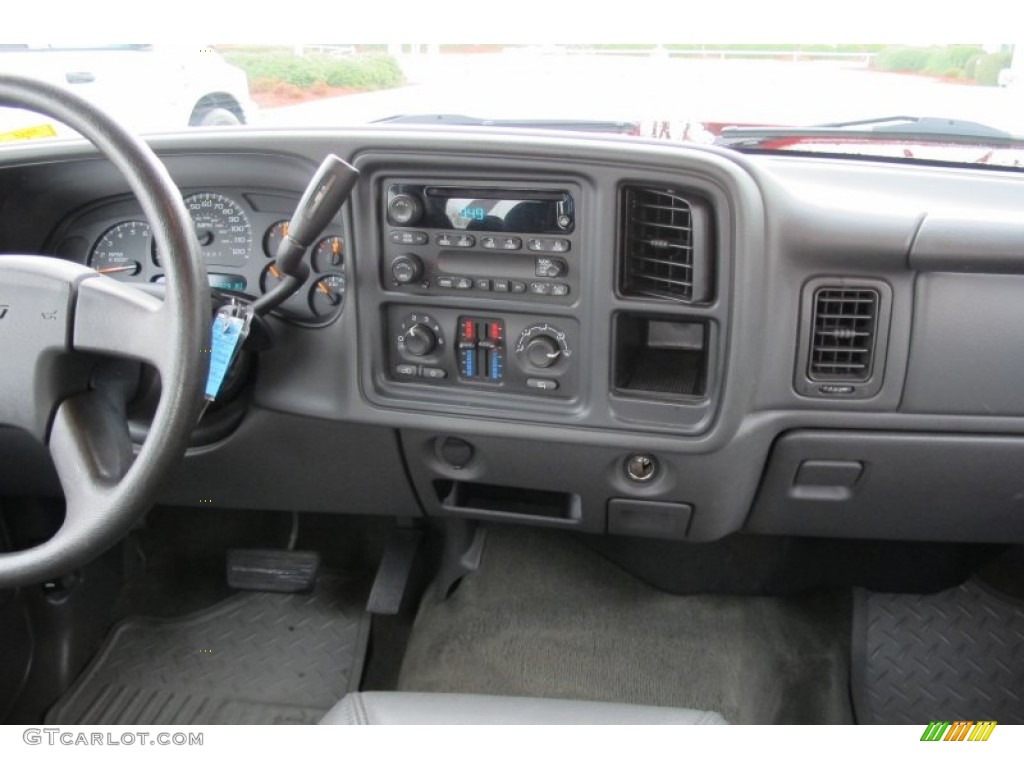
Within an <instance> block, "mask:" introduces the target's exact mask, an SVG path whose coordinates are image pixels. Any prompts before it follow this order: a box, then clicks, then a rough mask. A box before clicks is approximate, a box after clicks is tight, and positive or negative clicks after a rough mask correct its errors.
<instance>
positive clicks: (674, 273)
mask: <svg viewBox="0 0 1024 768" xmlns="http://www.w3.org/2000/svg"><path fill="white" fill-rule="evenodd" d="M622 218H623V225H622V233H623V238H622V259H621V263H622V273H621V283H620V286H621V289H622V293H623V295H626V296H642V297H651V298H656V299H662V300H667V301H678V302H685V303H696V302H701V301H705V300H707V298H708V294H709V284H710V280H709V268H710V263H709V262H710V256H709V254H710V248H709V237H710V227H709V226H708V223H709V218H710V216H709V211H708V205H707V203H705V202H704V201H702V200H701V199H699V198H696V197H694V196H692V195H688V194H684V193H680V192H677V191H675V190H672V189H667V188H655V187H638V186H631V187H625V188H624V189H623V199H622Z"/></svg>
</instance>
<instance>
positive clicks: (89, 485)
mask: <svg viewBox="0 0 1024 768" xmlns="http://www.w3.org/2000/svg"><path fill="white" fill-rule="evenodd" d="M0 107H15V108H21V109H29V110H32V111H34V112H39V113H42V114H44V115H47V116H49V117H51V118H55V119H57V120H59V121H61V122H62V123H64V124H66V125H68V126H70V127H71V128H73V129H74V130H76V131H78V133H80V134H81V135H82V136H84V137H85V138H86V139H88V140H89V141H91V142H92V143H93V145H94V146H95V147H96V148H97V149H98V150H99V151H100V152H101V153H102V154H103V155H104V156H105V157H106V158H107V159H108V160H110V161H111V162H112V163H113V164H114V165H115V166H116V167H117V168H118V170H119V171H120V172H121V174H122V175H123V176H124V177H125V179H126V180H127V182H128V184H129V186H130V187H131V189H132V192H133V193H134V194H135V197H136V198H137V199H138V201H139V204H140V205H141V207H142V210H143V212H144V213H145V215H146V218H147V220H148V221H149V225H150V227H151V230H152V233H153V237H154V238H155V240H156V244H157V248H159V250H160V253H161V254H162V255H164V254H165V255H164V256H163V258H162V261H163V262H164V263H165V269H166V293H165V298H164V300H163V301H162V302H161V301H160V300H158V299H156V298H154V297H153V296H151V295H149V294H147V293H144V292H143V291H140V290H138V289H136V288H132V287H131V286H129V285H127V284H125V283H121V282H117V281H114V280H112V279H110V278H107V277H104V276H102V275H99V274H97V273H96V272H95V271H94V270H91V269H89V268H88V267H85V266H84V265H78V264H72V263H70V262H65V261H62V260H60V259H55V258H52V257H44V256H16V255H11V256H0V305H6V306H7V307H8V311H7V313H6V317H5V318H4V322H3V323H0V357H2V358H4V359H5V360H6V361H8V365H7V366H6V368H4V369H3V370H0V425H4V424H6V425H10V426H15V427H21V428H23V429H26V430H28V431H29V432H31V433H32V434H34V435H35V436H36V437H37V438H38V439H40V440H41V441H42V442H43V443H44V444H46V445H47V447H48V449H49V452H50V455H51V457H52V458H53V460H54V465H55V466H56V469H57V476H58V478H59V479H60V483H61V486H62V488H63V490H64V495H65V499H66V512H65V519H64V523H63V524H62V526H61V527H60V529H59V530H58V531H57V533H56V534H55V535H54V536H53V537H52V538H50V539H49V540H47V541H45V542H43V543H41V544H39V545H37V546H34V547H31V548H29V549H23V550H18V551H15V552H9V553H2V554H0V588H4V587H13V586H19V585H23V584H31V583H38V582H39V581H42V580H44V579H47V578H52V577H55V576H58V575H62V574H64V573H67V572H69V571H70V570H72V569H74V568H75V567H78V566H80V565H82V564H84V563H86V562H88V561H90V560H92V559H93V558H95V557H96V556H97V555H99V554H100V553H101V552H103V551H104V550H106V549H107V548H109V547H110V546H111V545H112V544H114V543H115V542H116V541H118V540H119V539H120V538H121V537H122V536H123V535H124V534H125V533H126V532H127V530H128V529H129V528H130V527H131V525H132V524H133V523H134V521H135V520H136V519H137V518H138V516H139V515H141V514H142V513H143V512H145V511H146V509H148V508H149V506H151V504H152V502H153V501H154V499H155V498H156V495H157V492H158V491H159V488H160V485H161V483H162V482H163V481H165V480H166V478H167V476H168V474H169V472H170V470H171V469H172V468H173V466H174V465H175V463H177V462H178V461H179V460H180V458H181V456H182V455H183V454H184V452H185V448H186V447H187V444H188V438H189V434H190V433H191V431H192V429H193V427H194V426H195V424H196V421H197V419H198V416H199V412H200V408H201V406H202V392H203V383H204V382H205V377H206V372H207V368H208V364H209V357H208V354H206V353H205V352H204V349H205V348H208V347H209V335H210V318H211V310H210V293H209V284H208V282H207V277H206V267H205V264H204V263H203V257H202V252H201V250H200V247H199V243H198V242H197V240H196V235H195V228H194V226H193V224H192V219H191V217H190V216H189V213H188V211H187V210H186V208H185V205H184V202H183V201H182V196H181V193H180V192H179V190H178V188H177V187H176V186H175V184H174V182H173V181H172V179H171V177H170V174H169V173H168V172H167V169H166V168H165V167H164V166H163V164H162V163H161V162H160V160H159V159H158V158H157V156H156V155H155V153H154V152H153V151H152V150H151V149H150V148H149V147H148V146H147V145H146V144H145V143H143V142H142V141H141V140H140V139H138V138H136V137H134V136H133V135H132V134H130V133H129V132H128V131H127V130H125V129H124V128H122V127H121V126H120V125H118V124H117V123H116V122H115V121H114V120H113V119H112V118H110V117H109V116H107V115H106V114H105V113H104V112H103V111H102V110H100V109H98V108H97V107H95V106H94V105H92V104H90V103H89V102H87V101H85V100H84V99H82V98H80V97H79V96H77V95H76V94H73V93H71V92H69V91H67V90H65V89H63V88H60V87H57V86H54V85H51V84H48V83H44V82H40V81H37V80H33V79H31V78H25V77H16V76H9V75H3V76H0ZM81 353H87V354H88V353H94V354H101V355H104V356H114V357H122V358H129V359H133V360H139V361H143V362H147V363H149V364H152V365H154V366H155V367H156V368H157V369H158V371H159V372H160V378H161V384H162V387H161V389H162V392H161V397H160V403H159V405H158V407H157V409H156V413H155V416H154V418H153V423H152V427H151V429H150V432H149V436H148V437H147V439H146V441H145V443H144V444H143V445H142V447H141V448H140V449H139V450H138V452H137V455H136V454H135V451H134V448H133V446H132V443H131V439H130V437H129V436H128V429H127V421H126V418H125V416H124V409H123V402H119V401H118V399H117V397H116V396H112V395H111V393H110V392H109V391H105V390H103V389H101V388H99V387H97V386H94V385H95V384H96V382H95V381H93V382H90V384H89V386H87V387H85V388H84V389H83V388H79V389H78V390H77V391H71V392H68V391H67V384H66V382H64V381H62V380H61V374H62V371H65V370H66V367H64V366H62V365H61V364H60V363H61V361H63V360H65V359H66V358H69V357H75V358H80V357H81ZM11 361H13V364H12V363H11Z"/></svg>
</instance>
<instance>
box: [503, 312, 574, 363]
mask: <svg viewBox="0 0 1024 768" xmlns="http://www.w3.org/2000/svg"><path fill="white" fill-rule="evenodd" d="M516 355H518V356H519V359H520V361H522V362H523V363H524V364H525V365H526V367H528V368H552V367H554V366H555V365H557V364H558V363H559V362H561V361H562V360H567V359H568V358H570V357H572V350H571V349H569V344H568V342H567V340H566V337H565V332H564V331H561V330H559V329H558V328H556V327H555V326H553V325H551V324H549V323H536V324H534V325H531V326H528V327H527V328H525V329H524V330H523V332H522V333H521V334H519V340H518V341H517V342H516Z"/></svg>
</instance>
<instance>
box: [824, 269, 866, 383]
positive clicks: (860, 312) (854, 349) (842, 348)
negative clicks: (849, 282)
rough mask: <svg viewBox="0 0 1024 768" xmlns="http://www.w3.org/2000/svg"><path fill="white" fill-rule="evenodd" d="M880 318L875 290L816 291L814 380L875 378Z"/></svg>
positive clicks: (852, 380) (853, 380)
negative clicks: (874, 353)
mask: <svg viewBox="0 0 1024 768" xmlns="http://www.w3.org/2000/svg"><path fill="white" fill-rule="evenodd" d="M877 320H878V292H877V291H875V290H872V289H870V288H838V287H829V288H819V289H818V290H816V291H815V292H814V310H813V316H812V331H811V333H812V338H811V354H810V361H809V365H808V376H809V377H810V378H811V379H812V380H813V381H839V382H861V381H867V380H868V379H869V378H870V377H871V364H872V355H873V352H874V346H875V329H876V328H877Z"/></svg>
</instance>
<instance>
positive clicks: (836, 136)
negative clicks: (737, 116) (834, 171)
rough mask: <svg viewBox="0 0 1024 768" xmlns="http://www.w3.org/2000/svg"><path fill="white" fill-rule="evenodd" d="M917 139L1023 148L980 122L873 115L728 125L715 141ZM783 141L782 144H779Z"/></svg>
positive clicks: (749, 145) (757, 145)
mask: <svg viewBox="0 0 1024 768" xmlns="http://www.w3.org/2000/svg"><path fill="white" fill-rule="evenodd" d="M804 139H809V140H822V139H824V140H835V141H837V142H839V143H842V142H844V141H850V140H853V141H866V142H870V141H920V142H927V143H937V144H960V145H967V146H983V147H1024V138H1021V137H1018V136H1014V135H1013V134H1012V133H1007V132H1006V131H1001V130H999V129H998V128H993V127H992V126H989V125H984V124H982V123H975V122H971V121H969V120H955V119H951V118H946V117H909V116H906V115H896V116H893V117H877V118H871V119H867V120H850V121H847V122H842V123H824V124H821V125H809V126H801V127H775V126H755V127H736V126H730V127H728V128H723V129H722V134H721V136H720V137H719V138H718V140H717V141H716V142H715V143H716V144H719V145H720V146H727V147H732V148H733V149H740V150H743V149H766V148H777V149H783V148H785V147H786V146H787V145H790V144H797V143H799V142H800V141H801V140H804ZM780 142H784V143H780Z"/></svg>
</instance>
